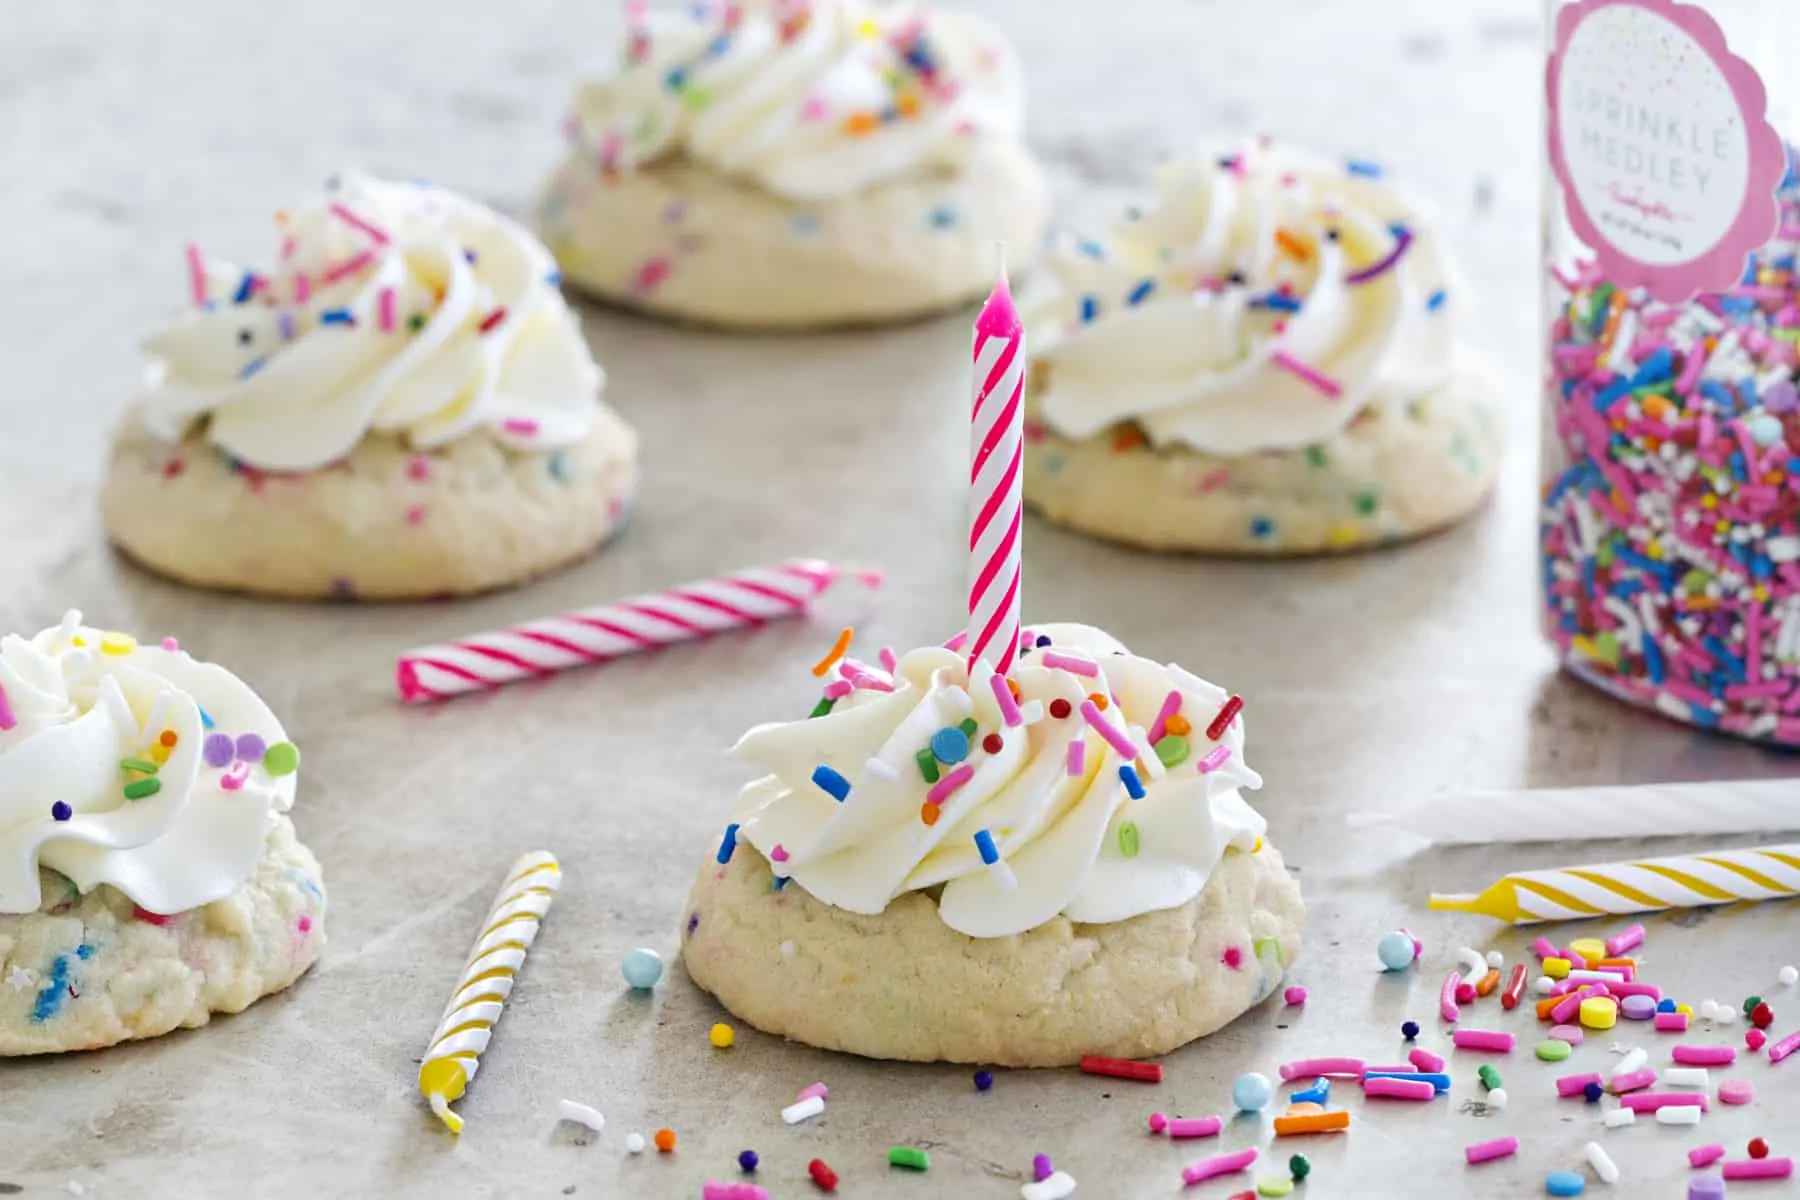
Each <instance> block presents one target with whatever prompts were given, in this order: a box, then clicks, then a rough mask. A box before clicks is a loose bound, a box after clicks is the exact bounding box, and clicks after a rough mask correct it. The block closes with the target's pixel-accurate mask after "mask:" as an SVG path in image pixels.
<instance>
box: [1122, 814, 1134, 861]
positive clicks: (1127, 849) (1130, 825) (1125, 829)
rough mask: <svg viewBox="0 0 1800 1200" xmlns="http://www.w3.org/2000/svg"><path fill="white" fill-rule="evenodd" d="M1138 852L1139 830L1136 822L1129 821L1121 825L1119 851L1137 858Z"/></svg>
mask: <svg viewBox="0 0 1800 1200" xmlns="http://www.w3.org/2000/svg"><path fill="white" fill-rule="evenodd" d="M1137 852H1138V831H1137V825H1136V824H1135V823H1134V822H1131V821H1127V822H1125V823H1124V824H1123V825H1121V826H1119V853H1120V854H1123V855H1124V856H1125V857H1126V858H1136V857H1137Z"/></svg>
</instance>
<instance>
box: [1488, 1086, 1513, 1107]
mask: <svg viewBox="0 0 1800 1200" xmlns="http://www.w3.org/2000/svg"><path fill="white" fill-rule="evenodd" d="M1509 1099H1511V1097H1510V1096H1508V1095H1507V1094H1506V1089H1505V1088H1495V1089H1494V1090H1493V1091H1491V1092H1489V1093H1488V1094H1487V1097H1486V1100H1485V1103H1486V1104H1487V1106H1488V1107H1489V1108H1505V1107H1506V1102H1507V1101H1508V1100H1509Z"/></svg>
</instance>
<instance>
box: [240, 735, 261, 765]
mask: <svg viewBox="0 0 1800 1200" xmlns="http://www.w3.org/2000/svg"><path fill="white" fill-rule="evenodd" d="M268 752H269V743H267V742H265V741H263V740H262V738H261V737H259V736H257V735H256V734H254V733H243V734H239V735H238V740H237V756H238V757H239V758H241V759H243V760H244V761H245V762H248V763H259V762H261V761H262V756H263V755H264V754H267V753H268Z"/></svg>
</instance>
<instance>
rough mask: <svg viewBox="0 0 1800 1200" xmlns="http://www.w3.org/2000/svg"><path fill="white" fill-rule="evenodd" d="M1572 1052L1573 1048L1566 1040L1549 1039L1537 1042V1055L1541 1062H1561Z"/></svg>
mask: <svg viewBox="0 0 1800 1200" xmlns="http://www.w3.org/2000/svg"><path fill="white" fill-rule="evenodd" d="M1572 1053H1574V1048H1573V1047H1571V1046H1570V1045H1569V1043H1567V1042H1559V1041H1556V1040H1555V1039H1551V1040H1549V1041H1543V1042H1539V1043H1538V1044H1537V1056H1538V1058H1539V1059H1540V1060H1542V1061H1543V1062H1561V1061H1562V1060H1563V1059H1565V1058H1567V1057H1569V1055H1570V1054H1572Z"/></svg>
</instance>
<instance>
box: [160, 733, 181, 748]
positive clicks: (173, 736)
mask: <svg viewBox="0 0 1800 1200" xmlns="http://www.w3.org/2000/svg"><path fill="white" fill-rule="evenodd" d="M156 740H157V741H159V742H161V743H162V744H163V745H165V746H170V747H173V746H174V745H175V744H176V743H177V742H179V741H180V740H181V735H180V734H179V733H176V732H175V731H174V730H173V729H165V730H163V731H162V736H161V737H159V738H157V739H156Z"/></svg>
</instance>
